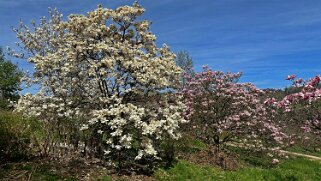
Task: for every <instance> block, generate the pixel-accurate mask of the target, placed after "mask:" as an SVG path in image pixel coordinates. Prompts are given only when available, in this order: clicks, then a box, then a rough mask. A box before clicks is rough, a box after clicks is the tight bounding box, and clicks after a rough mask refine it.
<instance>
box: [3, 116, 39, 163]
mask: <svg viewBox="0 0 321 181" xmlns="http://www.w3.org/2000/svg"><path fill="white" fill-rule="evenodd" d="M0 125H1V126H0V160H11V159H15V160H16V159H24V158H27V157H28V156H29V155H30V154H31V153H32V152H33V151H35V150H36V148H35V147H36V146H37V145H36V142H37V140H39V138H40V137H42V136H43V135H45V133H44V132H42V129H41V123H40V122H38V121H36V120H33V119H25V118H23V117H22V116H21V115H18V114H14V113H12V112H10V111H0Z"/></svg>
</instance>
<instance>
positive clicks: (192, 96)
mask: <svg viewBox="0 0 321 181" xmlns="http://www.w3.org/2000/svg"><path fill="white" fill-rule="evenodd" d="M240 77H241V73H224V72H221V71H213V70H211V69H210V68H209V67H207V66H204V67H203V71H202V72H200V73H196V74H195V76H193V77H189V78H188V81H187V83H186V86H185V88H184V89H183V90H182V94H183V96H184V98H185V105H186V106H187V108H186V111H185V114H184V116H185V118H186V119H187V120H189V121H190V125H189V127H188V128H186V129H189V130H190V131H191V132H192V133H193V134H194V136H196V137H197V138H199V139H201V140H203V141H205V142H206V143H208V144H211V145H214V146H216V148H218V149H219V148H220V145H222V144H224V143H226V142H228V141H231V140H233V139H234V140H238V141H241V142H245V143H250V144H251V145H257V146H263V145H264V144H265V143H271V142H279V143H281V142H282V141H283V139H284V138H285V137H286V135H285V134H283V133H282V132H281V131H280V130H281V128H280V127H278V126H276V124H274V121H273V119H272V117H273V116H271V115H272V113H271V112H270V109H268V108H267V107H266V106H265V104H263V103H262V101H261V96H263V95H264V91H262V90H260V89H258V88H256V87H255V86H254V85H253V84H251V83H237V82H238V80H239V78H240ZM263 137H264V138H265V139H262V138H263Z"/></svg>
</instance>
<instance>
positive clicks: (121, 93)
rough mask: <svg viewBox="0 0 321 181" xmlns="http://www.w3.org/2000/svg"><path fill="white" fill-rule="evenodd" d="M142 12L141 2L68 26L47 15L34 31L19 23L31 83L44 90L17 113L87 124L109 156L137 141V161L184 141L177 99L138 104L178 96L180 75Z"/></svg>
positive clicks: (76, 19)
mask: <svg viewBox="0 0 321 181" xmlns="http://www.w3.org/2000/svg"><path fill="white" fill-rule="evenodd" d="M143 12H144V9H143V8H142V7H141V6H140V5H138V4H137V3H134V4H133V6H123V7H119V8H117V9H115V10H112V9H107V8H103V7H101V6H99V7H98V8H97V9H96V10H94V11H91V12H88V14H87V15H70V16H69V18H68V21H65V22H64V21H63V20H62V18H61V17H62V16H61V14H59V13H58V11H56V10H55V11H50V16H51V19H50V20H47V19H45V18H42V19H41V22H40V24H39V25H37V24H36V23H33V24H32V25H33V26H34V28H33V29H34V30H33V31H32V30H30V29H29V28H28V27H27V26H26V25H24V24H23V23H21V24H20V27H19V28H18V29H16V30H15V31H16V32H17V37H18V38H19V39H20V42H19V45H20V47H22V49H23V50H25V51H26V52H27V53H25V54H24V55H30V56H29V57H25V58H28V61H29V62H30V63H32V64H33V65H34V67H35V71H34V73H33V75H31V76H30V77H29V78H28V79H26V80H29V83H36V84H38V85H40V92H39V93H37V94H35V95H31V94H27V95H25V96H23V97H22V98H21V99H20V101H19V102H18V105H17V108H16V110H17V111H19V112H23V113H25V114H26V115H28V116H35V117H37V118H39V119H41V120H45V121H55V120H58V119H79V120H87V121H88V123H86V124H85V125H83V126H82V127H81V128H80V130H86V129H90V128H92V127H99V128H100V129H99V130H97V133H98V134H105V135H106V136H107V141H106V143H107V144H108V145H109V147H108V148H107V149H106V150H105V152H106V153H110V152H112V151H114V150H123V149H130V148H132V143H133V141H134V140H136V141H137V140H140V148H139V150H138V152H137V157H136V159H140V158H141V157H142V156H144V155H150V156H155V157H156V156H157V151H156V148H154V146H153V144H154V142H155V140H159V139H162V137H163V136H164V135H169V136H170V137H171V138H178V137H179V134H178V133H177V128H178V126H179V124H180V123H182V122H184V119H183V118H182V117H181V114H180V113H181V111H182V109H183V107H184V106H183V104H182V103H181V102H180V100H179V99H177V100H175V101H174V102H173V101H172V102H169V101H168V100H166V99H162V100H161V102H162V105H158V103H157V102H156V103H154V104H153V106H150V105H149V104H142V103H141V102H140V100H136V99H137V98H140V99H144V98H145V100H144V101H149V100H148V99H149V96H150V95H155V94H160V92H162V91H163V92H164V90H165V91H166V90H169V89H173V88H174V89H175V88H176V87H177V86H178V85H179V77H180V73H181V69H180V68H179V67H177V66H176V65H175V63H174V61H173V60H174V58H175V55H174V54H173V53H172V52H170V50H169V47H168V46H166V45H164V46H163V47H162V48H158V47H157V46H156V43H155V41H156V36H155V35H153V34H152V33H151V32H150V31H149V27H150V22H148V21H146V20H143V21H138V20H137V17H138V16H140V15H141V14H142V13H143Z"/></svg>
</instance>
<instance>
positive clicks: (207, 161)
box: [178, 147, 242, 170]
mask: <svg viewBox="0 0 321 181" xmlns="http://www.w3.org/2000/svg"><path fill="white" fill-rule="evenodd" d="M178 158H179V159H183V160H187V161H190V162H192V163H195V164H199V165H211V166H216V167H220V168H223V169H226V170H236V169H237V168H239V167H241V166H242V164H241V163H240V162H239V159H238V158H239V156H238V155H237V154H233V155H231V154H226V153H224V152H221V151H215V148H211V147H208V148H206V149H204V150H200V151H198V152H195V153H184V154H180V155H179V157H178Z"/></svg>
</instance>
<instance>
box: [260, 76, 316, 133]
mask: <svg viewBox="0 0 321 181" xmlns="http://www.w3.org/2000/svg"><path fill="white" fill-rule="evenodd" d="M286 80H290V81H292V84H293V86H295V87H297V88H300V91H299V92H297V93H293V94H290V95H287V96H285V97H284V98H283V99H282V100H280V101H277V100H276V99H275V98H269V99H267V100H266V101H265V103H266V104H269V105H273V106H274V107H276V108H278V109H281V110H283V111H285V112H288V113H293V112H294V111H295V110H296V109H298V107H299V109H301V110H305V111H304V113H305V114H306V115H307V120H301V121H302V122H303V125H302V126H301V128H302V129H303V130H304V131H305V132H313V133H315V134H320V133H321V123H320V121H319V119H320V118H321V112H320V111H319V108H318V107H317V105H314V103H315V102H316V101H318V100H320V98H321V88H319V84H320V80H321V78H320V75H317V76H315V77H313V78H311V79H309V80H307V81H303V79H301V78H298V79H295V75H289V76H287V77H286ZM301 117H302V115H301ZM303 119H305V118H303Z"/></svg>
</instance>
